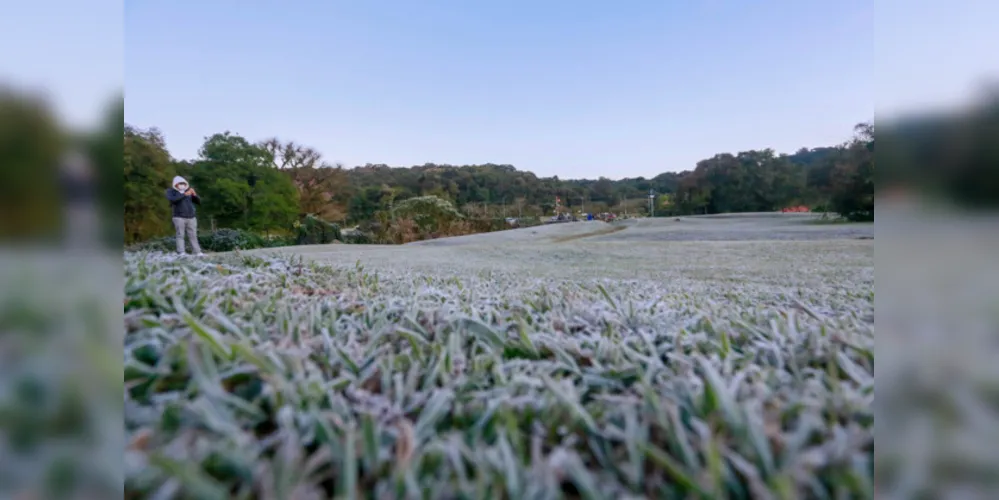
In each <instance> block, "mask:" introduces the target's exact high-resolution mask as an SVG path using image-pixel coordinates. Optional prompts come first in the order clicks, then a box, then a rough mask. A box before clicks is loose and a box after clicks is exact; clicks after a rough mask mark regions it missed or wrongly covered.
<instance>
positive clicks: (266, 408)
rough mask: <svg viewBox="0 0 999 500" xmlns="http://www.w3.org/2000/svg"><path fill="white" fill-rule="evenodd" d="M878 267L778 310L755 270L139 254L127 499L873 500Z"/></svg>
mask: <svg viewBox="0 0 999 500" xmlns="http://www.w3.org/2000/svg"><path fill="white" fill-rule="evenodd" d="M709 250H710V248H709ZM765 252H766V254H767V255H769V253H770V252H772V245H770V244H768V245H767V246H766V250H765ZM436 254H438V255H439V252H437V253H436ZM469 255H473V254H469ZM822 255H823V256H824V257H823V258H829V256H831V255H839V254H833V253H825V254H822ZM451 258H452V259H453V257H451ZM869 259H871V260H869V262H867V263H866V264H864V265H866V266H867V267H868V270H869V271H870V272H869V273H868V274H869V276H868V277H867V279H866V280H864V281H859V282H852V281H844V280H843V279H842V278H838V277H837V276H840V275H841V273H843V272H844V270H845V267H844V266H842V265H840V264H838V263H832V262H828V261H825V262H822V263H821V265H822V266H825V267H827V270H828V271H830V273H825V272H823V274H822V278H821V280H822V281H821V282H820V284H819V285H817V286H803V287H800V288H797V291H796V292H793V293H794V295H793V296H792V295H791V294H792V292H790V288H789V287H788V286H787V285H789V284H790V283H793V282H794V281H795V278H794V277H793V276H792V277H790V278H789V277H788V274H780V276H783V277H784V278H783V279H784V280H785V285H784V286H781V287H780V290H781V292H780V296H779V297H777V299H778V301H777V302H775V301H774V298H775V293H774V290H775V289H774V288H772V287H770V286H768V285H762V284H761V283H763V282H765V280H759V281H758V283H757V284H754V285H748V284H746V283H747V280H751V279H753V278H752V277H753V276H755V274H754V273H753V271H752V270H750V269H747V270H746V272H747V273H748V274H747V275H746V276H747V278H746V279H741V280H739V284H736V283H731V284H729V283H727V282H726V286H724V287H720V286H718V283H719V282H717V281H713V280H708V281H693V282H692V281H690V280H688V279H685V278H682V277H681V276H680V275H675V276H674V278H672V279H663V280H653V279H649V280H640V281H639V280H634V279H628V280H623V281H617V280H609V279H603V280H601V281H599V282H598V281H586V280H570V281H564V280H558V281H545V280H542V279H538V278H536V277H534V276H532V275H531V274H530V273H529V272H527V271H526V269H525V270H524V271H522V272H519V273H515V274H505V273H502V272H500V273H490V274H475V273H472V274H451V273H447V272H443V271H442V270H443V269H447V268H448V266H447V265H445V266H444V267H441V268H437V269H436V270H434V271H433V272H419V271H416V269H415V268H408V269H407V265H406V263H403V264H402V265H401V266H400V268H399V270H397V271H394V270H392V269H381V270H379V272H377V273H373V272H370V271H368V270H366V269H364V268H361V267H360V266H356V267H355V266H350V265H343V266H337V267H332V268H331V267H323V266H319V265H316V264H314V263H310V262H303V261H294V260H292V261H289V260H285V259H281V258H271V257H265V256H262V255H260V254H254V255H233V256H228V257H226V258H222V259H211V260H195V261H192V260H177V259H173V258H171V257H166V256H159V255H150V254H126V256H125V288H124V289H125V305H124V324H125V328H126V340H125V345H124V359H125V368H124V383H125V386H126V391H125V403H124V425H125V433H126V442H127V445H126V446H125V449H124V459H123V461H124V485H123V487H124V490H125V494H126V496H127V497H146V496H152V495H153V494H154V493H155V492H157V491H164V489H170V488H174V489H176V490H179V491H178V492H179V493H180V494H182V495H184V496H185V497H191V498H194V497H197V498H229V497H230V496H234V497H241V498H250V497H253V498H333V497H336V498H347V497H356V498H365V497H370V498H431V497H432V498H486V497H490V496H491V497H493V498H559V497H583V498H636V497H644V498H811V497H815V498H871V497H872V496H873V495H874V491H873V480H874V477H873V474H874V460H875V455H874V425H875V424H874V412H873V398H874V352H875V350H874V327H873V313H874V303H873V271H872V270H873V260H872V257H869ZM806 261H807V262H806ZM455 263H456V262H455V261H452V262H450V264H452V265H453V264H455ZM608 263H609V262H608ZM799 264H800V265H802V266H805V267H803V268H802V269H806V268H807V269H810V270H811V269H814V267H815V266H816V265H817V261H816V260H815V259H802V262H800V263H799ZM511 265H523V262H522V261H517V262H514V263H511ZM767 265H768V266H770V265H771V264H767ZM572 267H575V266H572ZM596 272H597V274H600V273H602V272H603V270H598V271H596ZM807 274H808V275H809V276H810V275H811V273H807ZM806 277H807V276H806ZM799 278H800V277H799ZM865 318H866V319H865Z"/></svg>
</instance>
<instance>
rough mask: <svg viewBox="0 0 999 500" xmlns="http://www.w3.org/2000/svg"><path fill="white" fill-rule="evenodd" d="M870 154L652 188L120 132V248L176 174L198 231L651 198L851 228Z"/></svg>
mask: <svg viewBox="0 0 999 500" xmlns="http://www.w3.org/2000/svg"><path fill="white" fill-rule="evenodd" d="M873 152H874V128H873V125H871V124H868V123H864V124H860V125H858V126H857V128H856V130H855V135H854V137H853V138H852V139H851V140H849V141H847V142H845V143H843V144H839V145H834V146H829V147H821V148H812V149H804V148H803V149H801V150H799V151H797V152H795V153H793V154H778V153H776V152H774V151H773V150H772V149H762V150H753V151H745V152H740V153H737V154H729V153H725V154H718V155H715V156H714V157H712V158H709V159H705V160H702V161H700V162H698V163H697V165H696V166H695V168H694V169H693V170H688V171H682V172H666V173H662V174H660V175H657V176H655V177H652V178H648V179H647V178H644V177H637V178H626V179H621V180H611V179H608V178H605V177H601V178H598V179H592V180H591V179H560V178H559V177H557V176H555V177H538V176H536V175H535V174H533V173H531V172H527V171H522V170H517V169H516V168H515V167H514V166H512V165H505V164H484V165H462V166H453V165H440V164H432V163H428V164H424V165H419V166H412V167H408V168H405V167H390V166H387V165H373V164H368V165H364V166H360V167H355V168H349V169H348V168H344V166H342V165H333V164H330V163H328V162H326V161H325V160H324V159H323V158H322V155H321V154H320V153H319V152H317V151H316V150H315V149H313V148H310V147H307V146H304V145H300V144H297V143H295V142H293V141H282V140H280V139H277V138H269V139H265V140H261V141H256V142H254V141H251V140H249V139H247V138H244V137H242V136H240V135H238V134H234V133H231V132H222V133H217V134H214V135H212V136H210V137H207V138H206V139H205V142H204V144H203V145H202V146H201V148H200V150H199V151H198V158H197V159H195V160H191V161H181V160H177V159H175V158H173V157H172V156H171V155H170V153H169V151H168V150H167V147H166V143H165V141H164V138H163V135H162V133H160V132H159V131H158V130H157V129H155V128H150V129H140V128H137V127H134V126H130V125H126V126H125V131H124V162H125V169H124V170H125V179H124V181H125V190H124V193H125V203H124V210H125V217H124V228H125V240H126V243H131V242H136V241H142V240H145V239H149V238H153V237H157V236H162V235H164V234H169V232H170V230H171V229H170V218H169V210H168V209H167V206H166V201H165V200H164V195H163V192H164V190H165V189H166V188H167V187H168V186H169V184H170V180H171V179H172V178H173V176H174V175H182V176H184V177H186V178H188V180H189V181H190V182H191V183H192V185H194V186H197V189H198V191H199V193H200V194H201V195H202V196H203V197H204V198H205V199H206V200H208V201H207V203H205V204H204V205H203V206H202V207H201V211H200V212H199V219H200V223H201V226H202V227H203V228H207V227H216V228H221V227H225V228H235V229H244V230H249V231H254V232H258V233H281V232H282V231H286V230H288V229H289V228H291V227H292V226H293V224H294V223H295V221H296V220H300V219H301V218H302V217H305V216H306V215H309V214H311V215H313V216H315V217H318V218H321V219H323V220H326V221H330V222H336V223H339V224H342V225H348V226H354V225H361V226H362V227H369V228H370V227H372V226H378V225H379V224H381V225H385V224H387V223H389V222H388V221H391V220H395V219H396V218H395V217H393V215H394V214H395V213H396V211H397V208H396V206H397V205H398V204H399V203H401V202H403V201H405V200H408V199H413V198H418V197H428V196H432V197H436V198H439V199H440V200H443V201H445V202H447V203H448V204H450V206H453V207H455V209H456V210H457V211H459V212H460V213H461V214H463V215H464V217H465V218H467V219H470V220H493V219H501V218H505V217H517V218H526V217H533V218H538V217H546V216H550V215H552V214H553V213H554V211H555V210H556V203H559V204H560V207H559V208H560V209H561V210H563V211H569V212H578V211H580V210H585V211H586V212H590V213H592V212H615V213H630V214H636V215H648V213H647V212H648V208H647V207H648V195H649V193H650V192H651V193H654V194H655V196H656V198H655V199H656V203H655V205H654V207H653V209H654V210H655V215H684V214H712V213H723V212H747V211H775V210H780V209H781V208H784V207H788V206H792V205H807V206H810V207H812V208H813V209H817V210H823V211H826V210H829V211H835V212H838V213H840V214H842V215H843V216H845V217H848V218H850V219H852V220H870V219H872V218H873V216H874V210H873V204H874V181H873V174H874V167H873ZM556 200H558V201H556ZM431 205H434V204H430V205H428V206H431ZM466 230H471V229H466Z"/></svg>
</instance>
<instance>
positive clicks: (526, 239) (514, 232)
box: [409, 221, 608, 246]
mask: <svg viewBox="0 0 999 500" xmlns="http://www.w3.org/2000/svg"><path fill="white" fill-rule="evenodd" d="M607 226H608V224H607V223H606V222H602V221H581V222H564V223H558V224H545V225H541V226H534V227H524V228H518V229H508V230H506V231H496V232H492V233H482V234H468V235H464V236H454V237H451V238H440V239H436V240H426V241H415V242H413V243H409V245H410V246H453V245H483V246H485V245H502V244H507V243H538V242H544V241H558V240H562V239H565V238H573V237H579V236H584V235H587V234H600V233H601V232H603V231H606V230H607Z"/></svg>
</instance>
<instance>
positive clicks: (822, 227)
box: [595, 213, 874, 242]
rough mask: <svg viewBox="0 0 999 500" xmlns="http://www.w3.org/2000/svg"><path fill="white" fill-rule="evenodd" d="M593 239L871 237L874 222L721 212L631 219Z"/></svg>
mask: <svg viewBox="0 0 999 500" xmlns="http://www.w3.org/2000/svg"><path fill="white" fill-rule="evenodd" d="M620 224H623V225H626V226H627V227H628V230H627V231H623V232H621V233H617V234H614V235H607V236H602V237H600V238H595V240H596V241H634V242H642V241H646V242H647V241H749V240H828V239H842V238H873V237H874V224H870V223H858V224H846V223H826V222H823V221H822V220H821V219H820V218H819V216H817V215H814V214H796V213H789V214H782V213H766V214H724V215H700V216H692V217H675V218H670V217H657V218H654V219H632V220H628V221H622V222H620Z"/></svg>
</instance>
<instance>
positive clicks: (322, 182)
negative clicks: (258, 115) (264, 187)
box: [260, 138, 349, 221]
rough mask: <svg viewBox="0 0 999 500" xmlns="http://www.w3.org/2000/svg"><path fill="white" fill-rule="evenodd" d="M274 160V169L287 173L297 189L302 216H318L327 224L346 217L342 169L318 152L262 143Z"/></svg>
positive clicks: (277, 142)
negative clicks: (329, 221)
mask: <svg viewBox="0 0 999 500" xmlns="http://www.w3.org/2000/svg"><path fill="white" fill-rule="evenodd" d="M260 145H261V146H262V147H263V148H264V149H266V150H267V151H268V152H269V153H270V154H271V157H272V158H273V162H274V167H275V168H277V169H278V170H281V171H282V172H284V173H286V174H287V175H288V176H289V177H290V178H291V180H292V182H293V183H294V184H295V187H296V188H298V193H299V214H300V215H301V216H305V215H306V214H315V215H316V216H317V217H319V218H322V219H324V220H332V221H340V220H343V219H344V218H345V217H346V210H345V208H344V207H345V202H346V201H347V199H348V198H349V185H348V181H347V174H346V172H345V171H344V169H343V166H342V165H335V166H333V165H329V164H327V163H326V162H324V161H323V159H322V155H321V154H319V152H318V151H316V150H314V149H312V148H310V147H307V146H303V145H301V144H296V143H295V142H291V141H289V142H282V141H281V140H280V139H277V138H272V139H268V140H266V141H263V142H262V143H260Z"/></svg>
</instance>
